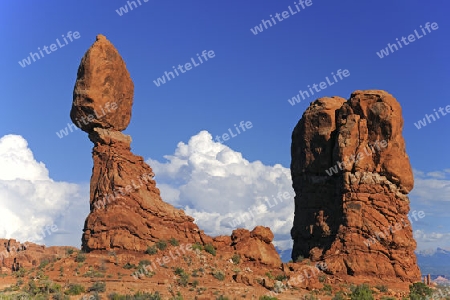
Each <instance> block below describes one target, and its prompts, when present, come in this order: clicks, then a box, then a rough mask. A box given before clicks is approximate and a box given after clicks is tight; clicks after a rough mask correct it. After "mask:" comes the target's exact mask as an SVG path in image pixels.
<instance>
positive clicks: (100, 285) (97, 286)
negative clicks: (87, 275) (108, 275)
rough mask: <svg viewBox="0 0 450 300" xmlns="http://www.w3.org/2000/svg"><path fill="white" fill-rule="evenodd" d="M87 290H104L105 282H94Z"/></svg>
mask: <svg viewBox="0 0 450 300" xmlns="http://www.w3.org/2000/svg"><path fill="white" fill-rule="evenodd" d="M88 291H89V292H100V293H103V292H106V283H104V282H95V283H94V284H93V285H92V286H91V287H90V288H89V289H88Z"/></svg>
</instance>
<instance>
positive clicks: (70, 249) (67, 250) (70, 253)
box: [66, 248, 74, 255]
mask: <svg viewBox="0 0 450 300" xmlns="http://www.w3.org/2000/svg"><path fill="white" fill-rule="evenodd" d="M73 252H74V251H73V249H72V248H67V249H66V253H67V254H68V255H72V254H73Z"/></svg>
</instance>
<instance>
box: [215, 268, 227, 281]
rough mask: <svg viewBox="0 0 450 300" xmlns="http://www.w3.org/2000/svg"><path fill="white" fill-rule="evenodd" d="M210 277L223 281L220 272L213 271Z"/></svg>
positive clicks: (222, 274)
mask: <svg viewBox="0 0 450 300" xmlns="http://www.w3.org/2000/svg"><path fill="white" fill-rule="evenodd" d="M212 275H213V276H214V278H216V279H217V280H220V281H223V280H225V274H224V273H223V272H222V271H219V270H217V271H213V272H212Z"/></svg>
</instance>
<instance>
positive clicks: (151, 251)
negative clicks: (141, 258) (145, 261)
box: [145, 246, 158, 255]
mask: <svg viewBox="0 0 450 300" xmlns="http://www.w3.org/2000/svg"><path fill="white" fill-rule="evenodd" d="M145 253H147V254H150V255H153V254H156V253H158V249H157V248H156V246H151V247H150V246H149V247H147V250H145Z"/></svg>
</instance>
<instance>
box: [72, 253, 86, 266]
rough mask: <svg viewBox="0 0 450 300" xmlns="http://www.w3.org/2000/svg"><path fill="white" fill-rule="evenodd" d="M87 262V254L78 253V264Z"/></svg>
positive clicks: (76, 258)
mask: <svg viewBox="0 0 450 300" xmlns="http://www.w3.org/2000/svg"><path fill="white" fill-rule="evenodd" d="M85 260H86V254H84V253H83V252H81V251H79V252H78V253H77V256H76V257H75V261H76V262H77V263H82V262H84V261H85Z"/></svg>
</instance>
